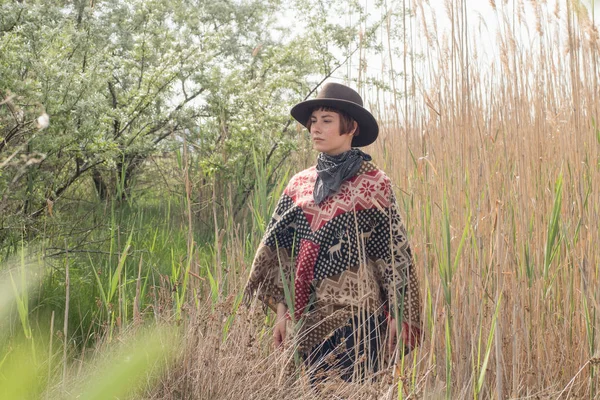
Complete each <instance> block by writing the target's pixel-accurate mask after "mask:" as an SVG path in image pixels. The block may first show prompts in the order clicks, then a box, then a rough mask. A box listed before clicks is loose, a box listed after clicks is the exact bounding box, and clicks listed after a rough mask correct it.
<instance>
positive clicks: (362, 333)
mask: <svg viewBox="0 0 600 400" xmlns="http://www.w3.org/2000/svg"><path fill="white" fill-rule="evenodd" d="M386 327H387V324H386V320H385V317H384V316H377V315H369V316H354V317H353V318H351V319H350V320H349V321H348V323H347V324H346V325H344V326H342V327H340V328H338V329H337V330H336V331H335V332H334V333H333V335H331V336H330V337H328V338H327V339H326V340H324V341H323V342H322V343H320V344H319V345H317V346H315V347H313V349H311V351H310V352H309V353H308V354H307V355H305V357H304V361H305V364H306V365H307V367H308V373H309V377H310V382H311V384H312V385H314V384H317V383H319V382H320V381H323V380H325V379H327V378H330V377H332V376H339V377H340V378H342V379H343V380H345V381H346V382H351V381H359V382H360V381H363V380H364V379H365V377H367V376H368V375H369V374H372V373H374V372H377V370H378V369H379V367H380V363H381V357H382V356H383V345H384V343H383V336H384V335H385V331H386Z"/></svg>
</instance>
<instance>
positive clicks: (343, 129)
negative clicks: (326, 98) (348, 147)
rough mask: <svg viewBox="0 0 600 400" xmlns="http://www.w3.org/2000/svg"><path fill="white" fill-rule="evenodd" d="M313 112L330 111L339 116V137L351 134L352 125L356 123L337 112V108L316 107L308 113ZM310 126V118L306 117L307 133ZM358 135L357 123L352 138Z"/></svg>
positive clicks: (358, 127) (341, 112) (343, 113)
mask: <svg viewBox="0 0 600 400" xmlns="http://www.w3.org/2000/svg"><path fill="white" fill-rule="evenodd" d="M315 111H331V112H334V113H337V114H338V115H339V116H340V135H347V134H348V133H350V132H352V129H354V123H355V122H356V120H355V119H354V118H352V117H351V116H350V115H348V114H347V113H345V112H344V111H342V110H338V109H337V108H333V107H318V108H315V109H313V110H312V111H311V112H310V113H311V115H312V113H313V112H315ZM311 125H312V121H311V117H308V121H306V128H308V131H309V132H310V126H311ZM359 133H360V126H359V125H358V123H356V131H354V136H358V134H359Z"/></svg>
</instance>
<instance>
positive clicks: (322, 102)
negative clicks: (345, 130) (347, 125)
mask: <svg viewBox="0 0 600 400" xmlns="http://www.w3.org/2000/svg"><path fill="white" fill-rule="evenodd" d="M318 107H331V108H335V109H338V110H340V111H344V112H345V113H346V114H348V115H350V116H351V117H352V118H354V120H355V121H356V122H357V123H358V126H359V127H360V131H359V135H358V136H354V138H353V139H352V147H363V146H368V145H370V144H371V143H373V142H374V141H375V140H376V139H377V136H378V135H379V125H377V121H376V120H375V117H374V116H373V114H371V113H370V112H369V111H367V110H366V109H365V108H364V107H361V106H359V105H358V104H356V103H353V102H351V101H346V100H340V99H311V100H306V101H303V102H301V103H298V104H296V105H295V106H294V107H293V108H292V110H291V111H290V113H291V114H292V117H294V119H295V120H296V121H298V122H300V123H301V124H302V125H304V126H306V124H307V123H308V119H309V118H310V116H311V114H312V112H313V110H314V109H315V108H318Z"/></svg>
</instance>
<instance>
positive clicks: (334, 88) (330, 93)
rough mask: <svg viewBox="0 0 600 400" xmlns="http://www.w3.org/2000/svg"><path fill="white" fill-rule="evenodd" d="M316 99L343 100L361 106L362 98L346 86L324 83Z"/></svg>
mask: <svg viewBox="0 0 600 400" xmlns="http://www.w3.org/2000/svg"><path fill="white" fill-rule="evenodd" d="M317 99H336V100H345V101H350V102H352V103H355V104H358V105H359V106H361V107H362V106H363V100H362V97H360V94H358V92H357V91H356V90H354V89H352V88H349V87H348V86H344V85H340V84H339V83H333V82H330V83H326V84H325V85H323V88H322V89H321V91H320V92H319V94H318V95H317Z"/></svg>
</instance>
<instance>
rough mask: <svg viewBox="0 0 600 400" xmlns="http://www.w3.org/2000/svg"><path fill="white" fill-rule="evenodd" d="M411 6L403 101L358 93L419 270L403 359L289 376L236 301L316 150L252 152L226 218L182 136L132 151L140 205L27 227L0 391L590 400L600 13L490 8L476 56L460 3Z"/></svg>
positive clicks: (226, 205) (6, 302)
mask: <svg viewBox="0 0 600 400" xmlns="http://www.w3.org/2000/svg"><path fill="white" fill-rule="evenodd" d="M410 3H411V5H412V7H413V8H414V10H415V15H414V18H413V20H414V26H412V25H411V28H410V29H412V30H413V32H414V33H415V34H414V35H412V36H411V37H413V38H415V39H413V40H411V41H410V42H408V43H407V46H409V47H410V48H412V49H414V51H415V53H418V54H421V55H422V57H414V58H413V57H407V56H405V58H404V59H401V60H396V65H394V66H391V65H388V66H387V67H386V68H389V69H390V70H391V72H389V71H388V70H387V69H386V70H385V71H388V72H389V74H390V76H391V75H394V73H395V71H398V70H409V69H410V70H411V71H413V72H414V73H413V74H412V75H411V76H410V77H406V78H404V79H403V80H402V79H400V80H399V81H397V82H396V85H398V87H395V86H394V88H393V91H394V92H398V93H400V92H402V93H403V94H404V96H390V95H389V91H383V90H382V89H378V88H376V87H375V86H371V85H369V84H364V85H361V90H362V93H363V94H364V97H365V98H366V99H367V104H368V106H369V108H370V109H372V110H374V111H375V114H376V115H377V116H378V118H379V120H380V121H381V122H382V132H381V134H380V138H379V140H378V141H377V142H376V143H375V144H374V145H373V146H371V147H370V148H368V149H367V152H369V153H370V154H372V155H373V158H374V161H375V162H376V164H378V166H379V167H381V168H382V169H383V170H385V171H386V173H387V174H388V175H389V176H390V177H391V179H392V181H393V183H394V186H395V193H396V197H397V199H398V201H399V205H400V209H401V212H402V215H403V218H404V222H405V225H406V226H407V228H408V231H409V237H410V242H411V245H412V249H413V254H414V258H415V263H416V266H417V271H418V277H419V281H420V285H421V295H422V299H423V309H422V313H423V316H424V321H425V322H424V338H423V343H422V345H421V346H420V347H419V348H417V350H416V351H414V352H412V353H410V354H409V355H408V356H407V357H406V358H404V359H402V360H401V361H400V364H399V365H398V366H397V367H394V366H390V367H389V368H388V369H386V370H384V371H383V372H382V373H381V374H380V376H379V378H378V379H377V380H376V381H375V382H372V383H365V384H360V385H359V384H356V385H353V386H349V385H340V384H337V383H336V382H332V383H331V384H329V385H326V386H325V387H323V388H321V391H320V392H319V393H316V392H314V391H312V389H311V388H310V386H309V385H308V383H307V382H306V377H305V374H304V372H303V371H301V369H300V370H297V371H295V372H296V373H293V374H291V375H289V374H288V373H286V372H285V368H284V365H285V364H286V363H289V362H290V359H293V354H292V352H291V351H290V350H289V349H288V350H286V351H283V352H280V351H274V350H273V349H272V345H271V342H272V337H271V334H272V332H271V328H272V324H273V318H274V316H273V315H265V314H264V313H263V310H262V308H261V307H260V305H258V304H255V305H254V306H252V307H250V308H247V307H245V306H243V305H241V294H242V290H243V287H244V284H245V279H246V278H247V276H248V273H249V270H250V266H251V262H252V257H253V252H254V250H255V249H256V247H257V245H258V243H259V241H260V239H261V235H262V232H263V231H264V227H265V224H266V222H268V218H269V216H270V214H271V211H272V209H273V207H274V204H275V202H276V200H277V198H278V195H279V193H280V192H281V190H282V189H283V186H282V185H285V183H286V182H285V178H286V177H287V178H289V176H290V174H293V173H295V172H298V171H299V170H301V169H302V168H303V167H306V166H309V165H311V164H312V162H313V160H314V157H315V154H314V153H312V152H311V150H310V144H309V143H308V140H307V137H306V135H304V134H299V135H298V142H297V151H295V152H294V153H293V154H292V155H291V156H290V158H289V159H288V160H287V161H286V163H285V164H284V165H283V166H282V167H280V169H279V170H278V171H275V173H274V174H273V172H274V171H273V169H272V168H273V167H272V166H269V165H264V164H262V163H260V162H259V161H257V160H256V159H255V160H253V163H251V164H252V165H253V168H255V170H256V176H257V177H258V179H257V181H256V183H255V186H254V190H253V192H252V194H250V195H249V197H248V199H247V207H244V209H242V210H241V211H240V212H239V213H237V215H236V210H234V209H233V205H232V204H233V203H234V202H233V199H232V198H231V197H228V196H227V193H228V192H229V193H230V192H231V190H230V189H231V185H233V183H231V182H210V181H207V180H206V179H204V177H202V176H201V174H200V172H199V171H198V167H197V165H196V164H195V163H194V155H193V154H189V153H188V150H187V148H186V147H185V146H182V149H181V150H180V151H179V152H177V153H176V154H166V155H164V156H162V157H158V156H157V157H155V158H153V159H152V162H150V161H149V162H148V168H147V171H146V172H145V175H144V177H143V179H141V180H140V182H138V187H139V188H141V189H140V194H139V197H138V198H134V200H130V201H128V202H127V203H125V204H123V203H119V202H108V203H105V204H103V205H101V206H99V205H98V204H88V203H87V202H83V201H82V202H80V203H78V204H79V205H78V208H77V210H76V213H77V215H79V216H83V218H82V222H81V224H80V225H79V226H77V229H78V230H79V234H78V235H73V232H69V233H68V234H67V233H66V232H61V230H60V225H61V219H63V218H64V219H68V218H70V216H69V214H70V213H72V212H73V209H72V207H73V205H72V204H71V205H69V208H66V207H65V208H61V206H60V205H59V204H57V205H56V206H55V208H54V209H53V210H50V212H48V213H47V215H46V216H45V217H43V218H45V219H46V220H47V226H48V231H47V232H41V237H42V238H41V239H39V240H38V241H36V242H35V243H30V244H29V245H28V246H27V247H26V246H25V245H23V246H22V247H20V248H19V247H18V246H17V247H16V248H15V249H13V251H12V253H13V254H12V255H11V256H10V257H9V258H7V261H6V262H5V265H6V267H5V270H12V275H11V276H12V277H11V276H9V275H8V274H7V273H5V274H4V276H3V278H2V280H1V281H0V317H1V318H3V319H4V320H6V321H10V323H7V324H6V325H5V326H0V339H2V341H0V343H2V346H3V347H1V348H0V349H2V353H0V371H2V374H3V376H2V377H0V397H1V398H7V399H13V398H14V399H20V398H73V397H76V396H80V397H79V398H86V399H88V398H97V399H106V398H113V397H115V396H119V397H118V398H125V396H130V397H131V398H140V399H141V398H151V399H188V398H190V399H191V398H194V399H233V398H250V399H272V398H279V399H313V398H323V399H331V398H348V399H363V398H364V399H367V398H389V399H392V398H394V399H395V398H398V399H399V398H426V399H429V398H432V399H437V398H448V399H458V398H460V399H462V398H474V399H479V398H484V399H485V398H511V399H525V398H527V399H529V398H540V399H545V398H565V399H566V398H581V399H598V398H600V379H599V377H598V374H600V338H599V337H598V336H599V335H598V333H599V331H598V330H599V329H600V246H599V245H598V243H600V224H599V223H598V221H599V220H600V186H599V185H600V90H599V89H598V88H599V86H598V81H599V79H600V70H599V67H600V65H598V64H599V62H600V58H599V55H600V47H599V41H598V40H599V37H598V30H597V25H596V24H595V21H594V20H593V17H592V16H590V15H589V13H588V12H587V9H586V8H585V7H584V6H583V5H582V4H581V3H579V2H578V1H567V2H558V3H556V4H557V5H556V6H554V5H550V4H547V3H546V2H542V1H537V2H536V1H533V2H531V3H532V4H533V6H531V7H529V6H528V10H529V9H531V10H533V11H531V10H530V11H528V12H530V13H532V14H531V16H530V17H531V18H534V19H535V21H536V23H535V28H536V30H535V31H527V34H526V35H525V34H524V32H525V25H526V20H527V18H529V17H527V16H525V15H524V14H523V15H522V14H520V13H521V12H523V13H525V11H519V10H521V8H520V7H517V11H515V10H513V9H512V8H511V7H510V6H509V5H507V4H505V3H506V2H502V1H498V2H494V1H490V3H491V5H490V7H492V8H493V9H494V10H495V13H496V15H497V18H498V23H499V25H500V27H501V28H500V33H499V34H498V35H497V36H496V37H495V38H494V43H495V45H496V47H493V48H492V49H491V50H490V49H482V48H480V47H478V46H480V44H478V41H477V40H476V38H477V36H478V29H479V28H480V27H481V23H482V21H475V22H474V21H466V20H465V18H466V13H465V11H464V10H463V8H462V3H461V2H448V3H447V4H448V5H447V10H446V12H447V14H448V18H449V20H450V21H451V22H450V29H451V30H450V32H451V34H450V35H449V36H448V35H443V34H442V33H441V32H437V31H436V24H435V22H432V21H431V20H430V19H429V18H430V15H431V13H430V10H429V6H428V2H426V1H422V2H421V1H416V2H410ZM454 3H456V4H454ZM513 11H515V12H514V13H513ZM528 15H529V14H528ZM467 27H468V29H467ZM384 28H385V26H384V27H383V28H382V29H384ZM388 29H389V27H388ZM383 32H384V33H383V34H382V35H383V37H384V36H385V29H384V30H383ZM416 38H418V39H416ZM382 40H383V39H382ZM483 50H487V51H489V52H491V53H492V54H494V56H493V57H491V58H489V59H486V58H485V57H483ZM390 56H391V55H390ZM381 57H382V60H383V61H382V62H383V63H386V61H385V60H386V57H387V55H382V56H381ZM388 61H389V62H390V64H391V60H389V59H388ZM402 64H403V66H402ZM394 68H395V69H394ZM388 72H384V69H383V67H382V76H381V79H385V76H383V75H385V73H388ZM359 79H360V76H359ZM251 156H252V155H251V154H250V155H249V157H251ZM159 174H160V176H161V178H160V180H161V181H162V182H165V183H161V184H156V183H155V181H156V177H157V176H159ZM269 176H274V177H275V178H274V179H271V180H269V179H268V178H267V177H269ZM152 185H161V186H160V187H161V188H162V189H161V190H162V192H161V193H162V195H158V194H157V193H155V192H152V191H150V190H149V189H148V188H151V187H153V186H152ZM228 187H229V189H228ZM77 190H79V192H82V191H85V190H86V189H85V185H83V186H82V187H80V188H78V189H77ZM217 193H225V197H224V198H217V197H216V196H217ZM209 223H210V225H209ZM207 226H209V228H208V229H207ZM73 229H75V228H73ZM80 243H84V244H85V245H81V246H80V247H78V245H79V244H80ZM90 243H97V245H96V246H93V248H94V249H96V250H95V251H94V252H90V251H89V249H90V246H89V244H90ZM66 249H69V250H66ZM13 294H17V296H16V302H15V299H14V296H13ZM32 365H33V366H35V368H31V366H32ZM134 382H135V383H134ZM3 391H4V392H3ZM2 393H4V395H2ZM127 398H129V397H127Z"/></svg>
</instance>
